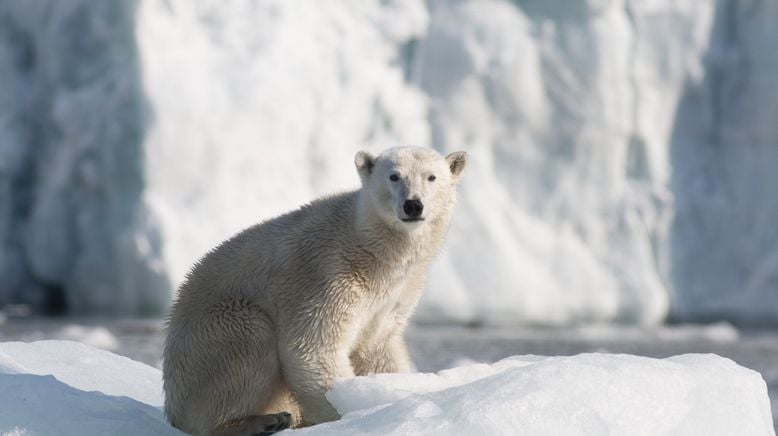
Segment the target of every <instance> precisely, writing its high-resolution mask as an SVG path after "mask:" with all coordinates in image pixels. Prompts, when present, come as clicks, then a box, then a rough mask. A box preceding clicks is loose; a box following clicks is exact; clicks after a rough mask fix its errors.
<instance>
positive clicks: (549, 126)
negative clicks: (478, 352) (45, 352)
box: [0, 0, 778, 325]
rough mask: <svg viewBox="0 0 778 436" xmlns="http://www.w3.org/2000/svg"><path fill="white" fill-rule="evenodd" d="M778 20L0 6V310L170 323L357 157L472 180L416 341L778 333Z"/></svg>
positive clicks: (258, 7) (773, 13)
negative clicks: (221, 260) (521, 332)
mask: <svg viewBox="0 0 778 436" xmlns="http://www.w3.org/2000/svg"><path fill="white" fill-rule="evenodd" d="M132 4H133V5H134V3H132ZM46 5H48V6H50V7H44V6H46ZM776 20H778V9H777V8H775V7H774V6H773V5H772V3H771V2H761V3H760V2H757V3H753V4H751V3H749V2H721V1H716V0H700V1H695V2H677V1H674V0H652V1H646V2H636V1H628V0H614V1H601V0H576V1H574V2H572V3H571V4H570V5H567V4H566V5H565V7H558V6H554V4H553V3H549V2H543V1H538V0H528V1H523V2H511V1H508V0H477V1H468V2H457V1H449V0H431V1H428V2H419V1H414V0H392V1H379V0H372V1H363V2H359V3H358V4H357V5H354V4H352V3H348V2H345V3H341V2H336V3H330V2H315V3H314V4H311V3H310V2H306V1H304V0H289V1H282V0H265V1H262V2H255V1H250V0H236V1H231V2H229V3H225V2H219V1H216V0H203V1H198V2H191V1H186V0H169V1H161V0H148V1H143V2H138V3H137V6H128V5H123V4H121V5H119V4H104V5H100V6H99V7H93V5H92V4H91V2H88V1H85V0H67V1H48V2H47V1H45V0H42V1H40V2H12V3H8V4H3V5H1V6H0V22H1V23H4V25H2V26H0V79H2V81H3V83H7V84H9V85H8V86H6V87H3V89H2V90H0V194H2V195H0V304H3V303H7V302H12V303H26V304H33V305H36V306H38V307H41V306H46V305H47V304H51V302H52V301H54V302H55V303H56V301H57V298H58V297H57V296H58V295H59V293H61V294H63V295H61V297H62V298H64V301H65V303H66V304H67V306H68V307H69V308H71V309H75V310H77V311H79V310H80V311H88V310H92V311H99V310H108V311H111V312H131V313H139V312H146V313H150V312H161V311H163V310H164V309H165V308H166V305H167V304H168V303H169V300H170V297H171V295H172V289H173V288H174V287H175V285H176V284H177V283H178V282H180V281H181V280H182V278H183V277H184V274H185V273H186V271H187V269H188V268H189V267H190V266H191V264H192V263H193V262H194V261H195V260H196V259H197V258H199V257H200V256H201V255H202V254H203V253H205V252H206V251H207V250H209V249H210V248H212V247H213V246H214V245H215V244H217V243H218V242H220V241H221V240H223V239H225V238H227V237H229V236H231V235H232V234H234V233H236V232H238V231H239V230H241V229H242V228H244V227H246V226H248V225H251V224H253V223H255V222H257V221H260V220H263V219H267V218H270V217H272V216H275V215H277V214H279V213H282V212H284V211H287V210H289V209H292V208H295V207H297V206H299V205H300V204H303V203H305V202H307V201H310V200H311V199H312V198H314V197H316V196H318V195H321V194H325V193H330V192H333V191H338V190H345V189H352V188H355V187H356V186H357V185H358V178H357V176H356V174H355V171H354V170H353V165H352V160H353V156H354V153H355V152H356V151H357V150H359V149H362V148H367V149H371V150H373V151H378V150H380V149H383V148H386V147H389V146H393V145H404V144H413V145H422V146H430V147H433V148H435V149H437V150H439V151H441V152H444V153H445V152H449V151H454V150H459V149H464V150H466V151H468V153H469V154H470V157H471V159H470V161H469V166H468V168H467V170H466V174H465V176H464V178H463V182H462V186H461V201H460V204H459V206H458V210H457V212H456V214H455V219H454V222H453V223H452V228H451V232H450V236H449V238H448V243H447V246H446V248H445V250H444V252H443V254H442V255H441V257H440V259H438V261H437V262H436V263H435V264H434V265H433V267H432V270H431V273H430V275H429V283H428V287H427V290H426V292H425V296H424V298H423V300H422V302H421V305H420V307H419V309H418V311H417V315H416V321H417V322H426V323H441V322H456V323H463V324H496V325H516V324H545V325H575V324H581V323H590V322H595V323H601V322H609V321H620V322H627V323H633V324H642V325H657V324H659V323H661V322H662V321H664V320H665V319H666V318H667V317H668V316H670V317H672V318H673V319H676V320H681V321H697V320H705V321H711V320H718V319H725V320H729V321H735V322H740V323H758V322H772V323H775V322H778V310H776V308H778V293H776V292H774V290H775V287H776V284H777V283H778V255H776V250H775V247H776V246H777V245H778V232H776V231H775V226H774V217H775V216H776V213H778V196H776V195H775V188H773V187H774V186H778V179H776V177H778V175H777V174H778V172H775V171H774V170H773V168H772V166H773V165H772V163H773V162H775V161H776V159H778V154H777V153H778V151H776V150H778V146H777V145H778V127H776V123H774V122H773V118H774V117H772V116H771V114H773V113H775V112H776V111H777V110H778V90H776V88H775V86H774V82H775V80H774V78H775V76H776V74H778V62H776V61H775V50H772V49H771V47H772V44H773V41H774V40H775V38H776V34H775V32H776V30H775V29H776V27H775V26H774V25H772V24H773V23H775V22H776Z"/></svg>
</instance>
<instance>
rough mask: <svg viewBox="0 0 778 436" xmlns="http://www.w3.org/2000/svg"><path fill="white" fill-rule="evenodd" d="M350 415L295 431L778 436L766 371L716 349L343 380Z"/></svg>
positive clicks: (340, 387) (521, 361)
mask: <svg viewBox="0 0 778 436" xmlns="http://www.w3.org/2000/svg"><path fill="white" fill-rule="evenodd" d="M327 397H328V399H329V400H330V401H331V402H332V403H333V404H334V405H335V406H336V408H337V409H338V411H339V412H341V413H344V414H345V415H344V416H343V418H342V419H341V420H340V421H338V422H334V423H328V424H323V425H319V426H315V427H312V428H309V429H303V430H299V431H296V432H294V433H290V434H342V435H350V434H353V435H369V434H375V435H379V434H380V435H413V434H452V435H457V434H461V435H470V434H495V435H499V434H504V435H509V434H510V435H602V434H630V435H682V434H705V435H730V434H749V435H774V434H775V433H774V430H773V427H772V417H771V412H770V403H769V399H768V398H767V390H766V386H765V382H764V380H763V379H762V377H761V376H760V375H759V374H758V373H756V372H754V371H751V370H749V369H746V368H743V367H740V366H738V365H737V364H735V363H734V362H732V361H731V360H728V359H725V358H722V357H718V356H716V355H693V354H687V355H681V356H675V357H670V358H667V359H651V358H646V357H638V356H631V355H606V354H582V355H578V356H572V357H537V356H522V357H512V358H508V359H505V360H502V361H500V362H497V363H495V364H493V365H485V364H477V365H470V366H464V367H459V368H454V369H450V370H445V371H441V372H439V373H437V374H391V375H389V374H384V375H377V376H370V377H358V378H353V379H345V380H341V381H339V382H337V383H336V384H335V387H334V388H333V390H332V391H330V392H329V393H328V395H327Z"/></svg>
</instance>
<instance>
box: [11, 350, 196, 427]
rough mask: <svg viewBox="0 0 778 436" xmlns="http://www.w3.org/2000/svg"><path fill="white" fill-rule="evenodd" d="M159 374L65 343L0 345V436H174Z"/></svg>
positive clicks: (126, 359)
mask: <svg viewBox="0 0 778 436" xmlns="http://www.w3.org/2000/svg"><path fill="white" fill-rule="evenodd" d="M162 404H163V396H162V375H161V373H160V371H159V370H157V369H155V368H152V367H150V366H147V365H144V364H142V363H139V362H135V361H133V360H130V359H128V358H126V357H122V356H118V355H115V354H113V353H110V352H108V351H103V350H98V349H96V348H93V347H90V346H88V345H84V344H80V343H77V342H70V341H39V342H33V343H22V342H4V343H0V434H3V435H5V434H21V435H48V434H61V435H99V434H116V435H128V436H129V435H157V434H159V435H175V434H182V433H180V432H178V431H176V430H175V429H174V428H172V427H170V426H169V425H168V424H167V422H166V421H165V418H164V416H163V414H162V411H161V407H162Z"/></svg>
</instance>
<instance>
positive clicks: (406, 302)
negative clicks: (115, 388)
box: [163, 147, 466, 434]
mask: <svg viewBox="0 0 778 436" xmlns="http://www.w3.org/2000/svg"><path fill="white" fill-rule="evenodd" d="M355 163H356V167H357V171H358V173H359V176H360V178H361V181H362V187H361V189H359V190H357V191H354V192H348V193H344V194H340V195H335V196H331V197H325V198H322V199H319V200H317V201H314V202H313V203H311V204H309V205H305V206H303V207H302V208H300V209H298V210H295V211H293V212H290V213H287V214H285V215H282V216H280V217H277V218H275V219H272V220H269V221H267V222H264V223H261V224H258V225H256V226H254V227H251V228H249V229H247V230H244V231H243V232H241V233H239V234H238V235H236V236H234V237H233V238H231V239H229V240H227V241H225V242H224V243H222V244H221V245H219V246H218V247H217V248H215V249H214V250H212V251H211V252H209V253H208V254H207V255H205V257H203V258H202V259H201V260H200V261H199V262H197V264H196V265H195V266H194V268H193V269H192V271H191V272H190V273H189V275H188V276H187V278H186V281H185V282H184V283H183V284H182V285H181V287H180V288H179V293H178V299H177V301H175V303H174V304H173V306H172V309H171V313H170V317H169V322H168V330H167V333H168V334H167V339H166V342H165V350H164V368H163V377H164V389H165V412H166V414H167V416H168V419H169V420H170V422H171V423H172V424H173V425H174V426H175V427H177V428H179V429H181V430H183V431H186V432H189V433H194V434H256V433H259V432H262V431H270V432H272V431H275V430H280V429H283V428H284V427H286V426H288V425H293V426H301V425H311V424H316V423H321V422H326V421H331V420H335V419H338V418H339V415H338V413H337V412H336V410H335V409H334V408H333V407H332V406H331V405H330V404H329V402H328V401H327V400H326V399H325V397H324V393H325V392H326V391H327V390H328V389H329V388H330V387H331V386H332V382H333V379H335V378H336V377H352V376H354V375H365V374H369V373H382V372H403V371H408V370H409V367H410V360H409V357H408V351H407V350H406V347H405V344H404V342H403V330H404V328H405V326H406V324H407V322H408V317H409V316H410V315H411V312H412V311H413V309H414V307H415V306H416V303H417V302H418V300H419V297H420V295H421V290H422V287H423V285H424V281H425V271H426V269H427V266H428V264H429V262H430V261H431V260H432V258H433V257H434V256H435V255H436V254H437V252H438V250H439V248H440V246H441V244H442V242H443V239H444V237H445V234H446V232H447V229H448V225H449V220H450V218H451V215H452V212H453V209H454V204H455V201H456V184H457V182H458V181H459V176H460V175H461V173H462V170H463V168H464V166H465V163H466V155H465V153H463V152H456V153H452V154H450V155H448V156H446V157H445V158H444V157H442V156H441V155H439V154H438V153H436V152H434V151H432V150H430V149H427V148H420V147H398V148H392V149H389V150H387V151H385V152H384V153H382V154H381V155H379V156H378V157H375V156H373V155H371V154H369V153H367V152H359V153H357V155H356V158H355ZM409 200H411V202H410V203H409ZM419 203H420V204H421V205H423V211H422V212H421V214H420V215H419V210H416V212H415V214H416V215H419V216H416V217H415V218H416V219H415V220H413V219H409V215H408V213H407V211H406V209H408V204H411V205H413V204H419ZM412 209H413V208H412V207H411V210H410V213H412V214H413V213H414V212H413V210H412ZM290 414H291V417H290Z"/></svg>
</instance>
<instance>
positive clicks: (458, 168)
mask: <svg viewBox="0 0 778 436" xmlns="http://www.w3.org/2000/svg"><path fill="white" fill-rule="evenodd" d="M446 162H448V167H449V168H451V174H453V175H454V179H458V178H459V175H460V174H462V170H464V169H465V164H466V163H467V153H465V152H464V151H455V152H453V153H451V154H449V155H448V156H446Z"/></svg>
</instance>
